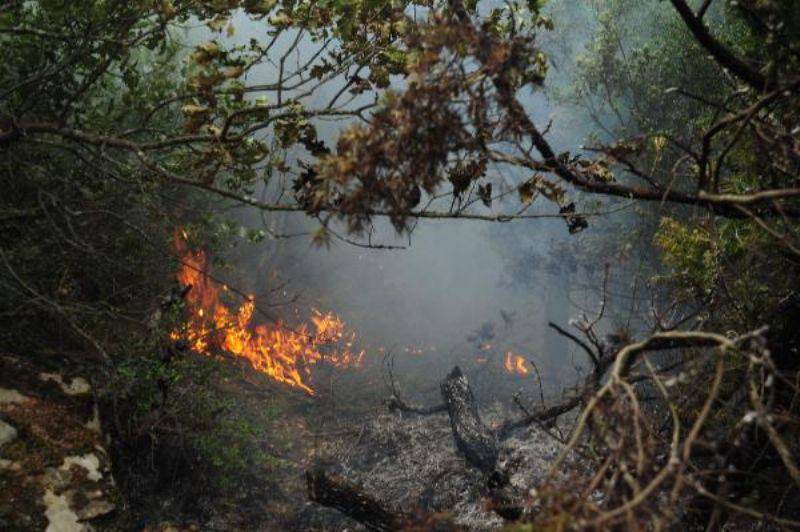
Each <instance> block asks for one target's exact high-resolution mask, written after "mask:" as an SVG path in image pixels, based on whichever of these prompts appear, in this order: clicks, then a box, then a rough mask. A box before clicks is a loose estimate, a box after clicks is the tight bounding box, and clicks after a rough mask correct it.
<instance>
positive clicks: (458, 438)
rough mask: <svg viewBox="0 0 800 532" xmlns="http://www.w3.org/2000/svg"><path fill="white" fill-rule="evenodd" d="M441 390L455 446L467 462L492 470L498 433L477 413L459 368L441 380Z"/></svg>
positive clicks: (495, 459) (485, 469)
mask: <svg viewBox="0 0 800 532" xmlns="http://www.w3.org/2000/svg"><path fill="white" fill-rule="evenodd" d="M441 390H442V397H443V398H444V402H445V405H446V406H447V413H448V415H449V416H450V425H451V427H452V429H453V438H454V439H455V442H456V448H458V450H459V451H460V452H461V453H462V454H463V455H464V457H465V458H466V459H467V461H468V462H469V463H470V464H472V465H474V466H475V467H477V468H479V469H481V470H482V471H484V472H486V473H489V474H491V473H494V472H495V464H496V462H497V457H498V454H499V444H498V440H497V436H496V435H495V433H494V432H492V431H491V430H489V428H488V427H487V426H486V425H485V424H484V423H483V421H482V420H481V418H480V416H479V415H478V407H477V405H476V404H475V396H474V395H473V394H472V389H471V388H470V386H469V381H468V380H467V377H466V376H465V375H464V374H463V373H462V372H461V368H459V367H458V366H456V367H455V368H453V371H451V372H450V373H449V374H448V375H447V377H445V379H444V380H443V381H442V383H441Z"/></svg>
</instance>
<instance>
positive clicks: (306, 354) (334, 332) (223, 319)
mask: <svg viewBox="0 0 800 532" xmlns="http://www.w3.org/2000/svg"><path fill="white" fill-rule="evenodd" d="M185 239H186V236H185V234H183V240H182V239H181V237H180V236H178V235H176V238H175V247H176V249H177V250H178V252H179V253H180V254H181V256H182V259H183V261H182V266H181V269H180V272H179V274H178V280H179V281H180V282H181V284H183V285H184V286H191V289H190V290H189V292H188V293H187V294H186V302H187V306H188V309H187V317H186V323H185V325H184V327H183V328H182V329H181V330H179V331H173V332H172V334H171V335H170V336H171V338H172V339H173V340H178V339H184V340H185V341H186V342H187V343H188V345H189V347H190V348H191V349H192V350H193V351H196V352H197V353H201V354H206V355H208V354H210V352H211V349H212V348H219V349H222V350H224V351H227V352H228V353H231V354H232V355H235V356H237V357H240V358H244V359H246V360H247V361H248V362H249V363H250V364H251V365H252V367H253V368H254V369H256V370H257V371H260V372H262V373H264V374H266V375H269V376H270V377H272V378H273V379H275V380H277V381H279V382H282V383H285V384H288V385H289V386H292V387H295V388H300V389H302V390H304V391H306V392H307V393H309V394H311V395H313V394H314V390H313V388H312V387H311V386H310V385H309V384H308V382H307V381H308V378H309V377H310V375H311V367H312V366H314V365H315V364H317V363H319V362H325V363H327V364H329V365H332V366H334V367H338V368H345V367H360V366H361V365H362V364H363V361H364V351H360V352H358V353H354V352H353V351H352V348H353V344H354V343H355V338H356V335H355V333H354V332H352V331H346V330H345V325H344V322H343V321H342V319H341V318H339V317H338V316H337V315H335V314H333V313H332V312H327V313H322V312H319V311H318V310H313V311H312V314H311V317H310V319H311V323H312V324H313V331H312V330H311V328H310V327H309V326H308V325H307V324H302V325H300V326H299V327H297V328H295V329H290V328H287V327H285V326H284V325H282V324H280V323H277V324H275V323H272V324H253V323H252V321H253V312H254V311H255V297H254V296H249V297H248V298H247V301H245V302H244V303H243V304H242V305H241V306H240V307H239V308H238V309H237V310H236V311H232V310H231V309H230V307H228V306H227V305H226V304H225V303H224V302H222V300H221V297H220V296H221V292H227V291H228V290H227V286H225V285H222V284H219V283H217V282H215V281H214V280H212V279H210V278H209V275H208V263H207V259H206V255H205V253H204V252H203V251H195V252H193V251H191V250H189V249H188V248H187V246H186V245H185ZM334 344H338V345H341V346H343V348H342V349H339V350H336V349H333V346H334ZM323 346H330V352H325V353H323V351H322V347H323ZM326 351H327V350H326Z"/></svg>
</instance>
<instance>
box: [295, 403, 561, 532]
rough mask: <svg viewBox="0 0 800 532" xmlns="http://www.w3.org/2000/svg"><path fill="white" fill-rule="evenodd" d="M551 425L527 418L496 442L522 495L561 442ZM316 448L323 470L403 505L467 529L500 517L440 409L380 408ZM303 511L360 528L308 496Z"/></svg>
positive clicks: (494, 524)
mask: <svg viewBox="0 0 800 532" xmlns="http://www.w3.org/2000/svg"><path fill="white" fill-rule="evenodd" d="M481 415H482V418H483V420H484V422H485V423H486V424H487V425H488V426H490V427H493V426H497V425H499V424H500V423H501V422H502V421H503V420H505V419H506V418H508V417H510V416H519V413H518V412H514V411H512V410H511V409H510V408H509V407H506V406H505V405H502V404H500V403H496V404H493V405H491V406H490V407H489V408H485V409H482V411H481ZM562 424H563V425H564V426H566V425H568V423H567V420H564V419H562ZM558 430H559V428H558V427H553V428H549V429H548V430H547V431H545V430H543V429H542V428H539V427H535V426H530V427H528V428H525V429H520V430H518V431H517V432H516V433H515V434H513V435H512V436H511V437H509V438H508V439H506V440H505V441H503V442H501V452H500V457H499V459H498V463H497V465H498V469H502V470H504V471H506V472H508V473H509V474H510V486H509V489H510V490H511V491H512V492H513V493H515V494H516V495H518V496H520V497H526V496H529V495H530V494H531V490H533V489H535V487H536V486H538V485H539V484H540V483H541V482H542V481H543V480H544V478H545V476H546V475H547V474H548V472H549V470H550V465H551V464H552V463H553V462H554V460H555V459H556V457H557V456H558V454H559V452H560V451H561V449H562V445H561V443H559V441H557V439H556V438H554V437H553V436H552V435H550V434H548V433H547V432H553V431H555V432H558ZM316 455H317V461H318V463H320V464H322V465H324V466H325V467H326V468H327V469H328V470H329V471H331V472H333V473H336V474H338V475H340V476H342V477H344V478H346V479H347V480H349V481H351V482H354V483H356V484H359V485H360V486H362V487H363V489H364V491H365V492H366V493H369V494H370V495H372V496H373V497H375V498H377V499H379V500H380V501H383V502H385V503H387V504H388V505H389V506H392V507H395V508H398V509H401V510H403V511H405V512H407V513H411V514H416V515H419V516H425V515H430V514H434V513H442V514H444V515H447V516H449V517H451V518H452V520H453V521H454V522H455V523H456V524H458V525H461V526H464V527H465V528H468V529H470V530H491V529H497V528H499V527H501V526H502V524H503V520H502V519H501V518H500V517H499V516H498V515H497V514H495V513H494V512H493V511H492V510H491V508H489V505H488V501H487V499H486V497H485V496H486V487H487V477H486V475H485V474H484V473H482V472H481V471H479V470H477V469H476V468H475V467H474V466H471V465H469V464H468V463H467V462H466V461H465V460H464V458H463V456H461V455H460V454H459V452H458V451H457V449H456V446H455V443H454V440H453V433H452V430H451V426H450V420H449V418H448V416H447V413H444V412H443V413H439V414H432V415H418V414H408V413H399V412H388V411H387V412H384V413H380V414H377V415H376V416H375V417H373V418H371V419H369V420H367V421H365V422H363V423H362V424H361V426H360V428H358V429H357V430H353V431H352V432H349V433H348V434H347V436H345V437H337V438H331V439H327V440H326V441H324V442H322V443H321V444H320V447H319V448H318V450H317V452H316ZM575 465H576V461H575V460H574V459H570V460H567V462H566V465H565V467H567V468H571V467H574V466H575ZM303 514H304V517H303V520H304V521H305V522H304V523H303V524H304V526H307V527H308V528H315V529H337V530H341V529H343V527H348V528H350V529H355V530H360V529H362V527H361V525H359V524H358V523H356V522H354V521H351V520H349V519H347V518H343V517H342V516H341V514H338V512H335V511H333V510H328V509H324V508H322V507H321V506H319V505H316V504H314V503H308V508H307V511H306V512H303Z"/></svg>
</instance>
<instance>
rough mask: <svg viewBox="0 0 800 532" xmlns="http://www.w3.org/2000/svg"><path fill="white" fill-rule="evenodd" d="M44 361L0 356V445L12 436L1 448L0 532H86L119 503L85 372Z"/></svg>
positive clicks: (93, 527) (105, 522) (97, 414)
mask: <svg viewBox="0 0 800 532" xmlns="http://www.w3.org/2000/svg"><path fill="white" fill-rule="evenodd" d="M51 360H52V359H42V360H39V359H37V358H35V357H20V356H14V355H2V356H0V416H2V419H3V421H2V422H0V442H3V443H7V441H6V440H8V439H9V438H10V437H11V434H13V435H14V436H15V437H16V441H15V442H14V444H13V445H4V446H3V447H2V459H0V473H2V475H0V476H2V482H0V509H2V508H8V511H7V512H6V511H0V515H1V516H2V519H4V520H5V521H6V522H7V523H8V526H0V529H5V528H11V529H13V530H47V531H49V532H78V531H80V532H83V531H90V530H94V529H95V527H96V526H98V525H97V523H95V522H94V521H93V520H95V519H97V518H103V516H106V515H108V514H110V513H111V512H113V511H114V510H115V505H114V503H113V502H112V501H116V500H117V499H118V498H119V493H118V488H117V487H116V486H115V484H114V481H113V478H112V477H111V474H110V471H111V461H110V457H109V453H108V452H107V451H106V444H105V435H104V434H103V432H102V427H101V424H100V416H99V411H98V407H97V404H96V402H95V399H94V397H93V395H92V393H91V392H92V388H91V386H90V385H89V380H88V379H87V378H84V377H81V376H79V375H81V371H85V369H82V368H80V367H75V368H64V370H63V371H61V369H59V371H58V373H55V372H52V371H53V367H52V362H51ZM83 375H86V373H83ZM56 385H57V386H56ZM9 428H11V429H13V431H14V432H13V433H12V432H11V430H9ZM17 441H21V442H22V443H23V444H24V445H18V444H17ZM112 519H113V518H112ZM107 524H108V521H107V520H104V526H105V525H107Z"/></svg>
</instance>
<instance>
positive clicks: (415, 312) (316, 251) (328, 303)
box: [188, 4, 602, 397]
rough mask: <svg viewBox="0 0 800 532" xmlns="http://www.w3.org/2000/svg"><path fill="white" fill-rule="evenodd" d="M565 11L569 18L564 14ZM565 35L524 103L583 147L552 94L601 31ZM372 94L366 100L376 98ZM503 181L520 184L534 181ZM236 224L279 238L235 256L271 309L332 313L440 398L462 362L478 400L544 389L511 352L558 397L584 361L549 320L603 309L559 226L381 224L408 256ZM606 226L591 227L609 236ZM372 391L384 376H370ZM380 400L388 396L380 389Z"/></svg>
mask: <svg viewBox="0 0 800 532" xmlns="http://www.w3.org/2000/svg"><path fill="white" fill-rule="evenodd" d="M559 6H560V7H561V10H562V11H563V10H564V9H565V8H564V6H563V5H561V4H559ZM573 7H574V9H573V10H571V11H570V10H569V9H568V10H567V12H569V13H571V14H572V15H571V16H572V18H573V20H577V19H580V18H581V16H582V13H583V12H584V11H583V10H584V8H583V7H578V6H573ZM232 24H233V25H234V27H235V29H236V33H235V35H234V36H233V37H232V38H228V39H227V40H225V41H224V42H225V43H226V44H232V43H240V44H242V43H247V42H248V41H249V40H250V39H263V38H264V37H265V35H266V31H267V27H266V23H264V22H255V21H252V20H249V19H247V18H246V17H237V18H234V19H233V21H232ZM557 28H558V29H556V31H555V32H554V33H552V34H549V35H545V36H544V37H543V38H542V39H541V46H542V47H543V48H544V49H545V52H547V53H549V54H550V56H551V58H552V64H553V66H552V67H551V73H552V76H551V78H552V80H551V81H550V82H549V86H548V88H547V90H546V91H544V92H542V91H537V92H535V93H533V92H532V93H530V94H528V95H525V97H524V100H523V101H524V103H525V105H526V106H527V107H528V109H529V111H530V113H531V115H532V116H533V118H534V119H535V120H536V121H537V123H540V124H544V123H547V122H548V121H550V120H552V121H553V124H552V126H551V128H550V131H551V134H550V136H551V141H552V142H553V145H554V146H555V147H558V148H562V149H563V150H573V149H574V148H575V147H576V146H578V145H580V144H581V143H582V142H583V140H584V139H585V138H586V136H587V135H589V134H590V133H592V129H593V128H592V127H591V126H590V125H589V123H588V121H585V120H584V121H581V120H580V115H579V113H576V112H575V110H574V109H571V108H569V107H567V106H565V105H563V104H560V103H558V102H556V101H554V100H552V99H550V98H548V97H546V96H545V94H547V93H549V92H552V91H558V90H560V89H562V88H563V87H564V86H566V85H567V84H568V82H569V80H570V79H571V72H572V70H571V69H573V68H574V63H575V58H576V55H577V54H578V53H579V52H580V51H581V50H582V48H583V46H584V44H585V42H586V40H587V38H588V35H589V34H590V32H591V28H590V27H589V25H584V26H582V29H581V31H577V30H576V31H572V30H570V31H566V30H565V29H564V28H563V27H561V26H558V27H557ZM296 35H297V34H296V33H288V34H286V35H284V36H282V37H281V39H280V40H279V42H278V43H277V44H276V46H275V52H274V53H276V54H280V53H282V51H283V50H287V49H289V47H291V46H292V43H293V42H294V40H295V37H296ZM214 37H215V38H218V39H225V37H220V36H218V35H214ZM207 38H209V33H208V31H207V30H206V29H204V28H198V29H195V30H192V31H190V32H189V34H188V40H189V41H190V43H191V42H201V41H203V40H206V39H207ZM316 46H317V45H314V44H313V43H311V42H310V41H307V40H301V41H300V42H299V45H298V46H297V47H296V50H295V51H294V52H293V55H292V62H293V63H295V64H301V63H303V62H304V61H307V60H308V59H309V58H310V57H311V56H312V54H313V53H314V51H315V50H316V49H317V48H316ZM276 80H277V69H276V65H272V66H270V65H264V66H263V67H261V68H260V69H258V70H254V71H251V72H250V73H249V74H248V79H247V83H248V84H261V83H272V82H275V81H276ZM341 83H343V81H342V80H335V81H334V82H332V83H331V84H330V85H329V86H327V87H325V88H324V89H323V90H322V91H318V92H317V93H315V94H314V95H313V97H312V98H313V100H314V101H315V102H317V103H319V102H324V101H327V99H329V98H330V97H332V96H333V95H334V94H336V92H337V91H338V90H339V88H340V87H341ZM290 95H291V94H284V95H283V97H289V96H290ZM362 98H363V99H366V100H368V99H369V98H370V95H366V96H363V97H362ZM311 103H313V102H310V103H309V105H311ZM343 125H344V124H343V123H342V122H339V123H335V124H323V125H321V127H320V128H319V130H320V132H321V136H322V139H323V140H324V141H325V142H326V143H328V144H329V145H332V144H333V143H334V142H335V137H336V132H337V131H338V130H339V129H340V128H341V127H342V126H343ZM505 177H507V178H509V177H510V179H511V180H512V181H513V180H514V179H517V180H518V179H522V178H525V177H526V176H505ZM517 182H519V181H517ZM549 209H550V210H549V211H548V210H547V209H542V211H541V212H552V209H553V208H552V207H550V208H549ZM235 218H236V219H237V220H238V221H239V222H241V223H243V224H244V225H246V226H248V227H253V228H259V227H264V228H265V229H268V231H269V232H270V233H271V234H268V236H267V238H266V240H264V241H263V242H261V243H258V244H250V245H243V246H239V247H238V248H237V249H236V250H234V251H232V252H231V253H230V254H229V255H228V259H229V260H231V261H233V262H234V264H235V265H236V270H237V272H238V273H237V274H236V277H237V278H239V279H243V280H244V281H243V282H245V283H247V284H250V285H251V288H252V289H255V290H256V291H258V292H263V291H268V292H269V291H271V292H270V298H271V299H270V301H271V302H272V303H273V304H275V305H277V306H274V307H271V308H270V312H273V313H275V314H277V315H278V316H280V317H281V318H282V319H284V320H286V321H288V322H290V323H291V321H292V320H298V319H302V317H303V316H306V315H307V314H308V311H309V310H310V309H311V308H317V309H319V310H322V311H328V310H333V311H335V312H336V313H338V314H339V315H340V316H341V317H342V318H343V319H344V320H345V322H346V323H347V324H348V325H349V326H350V327H352V328H353V329H355V330H356V331H357V333H358V336H359V339H360V344H361V345H360V346H359V347H361V348H364V349H366V350H367V359H368V361H370V363H371V365H372V368H373V371H385V367H384V366H382V364H381V361H382V360H383V359H384V357H385V356H386V353H388V352H391V353H392V354H393V355H394V359H395V371H396V375H395V376H396V377H397V378H398V379H399V380H401V381H404V382H406V383H416V384H415V385H414V387H415V389H417V390H424V389H427V390H431V389H434V388H435V384H436V383H437V382H438V381H439V380H440V378H441V377H442V376H443V375H444V374H445V372H446V371H448V370H449V369H450V367H451V366H452V364H454V363H460V364H462V365H463V366H464V367H465V369H466V370H467V371H468V373H469V372H470V371H472V372H473V374H474V376H475V377H473V378H478V379H479V380H482V382H478V383H477V386H476V388H477V389H478V391H479V393H485V394H486V395H487V396H492V395H493V394H494V393H495V392H497V394H498V395H505V396H506V397H507V396H509V395H510V393H511V391H513V389H515V388H520V387H522V388H525V389H528V390H529V391H530V390H532V389H533V386H534V384H533V383H534V380H532V379H533V376H532V374H531V375H529V377H527V378H522V377H514V376H510V375H508V374H507V373H504V372H503V371H502V358H503V356H504V353H506V352H508V351H513V352H514V353H515V354H518V355H521V356H523V357H525V358H526V359H528V360H530V361H531V363H532V364H535V365H536V366H537V369H538V370H540V372H541V373H542V378H543V380H544V382H545V389H546V390H547V391H549V392H555V391H556V390H557V389H559V387H560V386H561V385H563V384H565V383H567V382H569V381H572V380H574V374H575V373H574V372H575V370H574V367H575V366H581V365H582V364H584V362H585V361H582V360H580V359H578V360H575V351H574V348H573V346H571V345H568V344H567V343H566V342H565V341H564V339H563V338H561V337H560V336H557V335H556V334H555V333H554V332H553V331H552V330H551V329H550V328H548V326H547V323H548V322H550V321H552V322H555V323H558V324H560V325H562V326H567V321H568V320H569V318H570V316H571V315H573V314H575V312H577V308H576V307H575V306H574V305H573V303H574V302H575V299H577V300H578V301H581V302H583V303H586V305H587V306H590V307H591V306H592V305H594V304H596V301H597V293H596V292H592V293H586V292H584V293H582V294H579V295H576V294H574V293H572V294H571V293H570V287H571V286H572V285H573V284H576V283H578V281H579V279H578V277H579V275H580V274H579V273H578V272H576V271H575V269H574V268H571V267H569V266H568V265H567V264H564V263H560V262H563V261H561V259H562V258H563V254H564V251H563V250H564V249H565V248H566V247H568V246H570V245H573V244H574V242H575V238H576V237H574V236H572V235H570V234H569V233H568V231H567V228H566V226H565V224H564V222H563V221H562V220H559V219H553V220H546V219H545V220H530V221H519V222H514V223H513V224H494V225H493V224H490V223H486V222H476V221H461V220H450V221H444V220H443V221H431V220H422V221H420V222H419V223H418V224H417V226H416V227H415V229H414V231H413V232H412V234H411V235H410V236H409V237H406V236H403V237H401V236H398V235H397V234H395V233H394V231H393V229H392V228H391V226H390V225H389V224H388V223H387V222H386V221H385V220H384V221H381V220H378V221H377V222H376V226H377V230H376V232H375V234H374V235H373V237H372V242H373V243H375V244H383V245H391V246H402V247H404V248H405V249H401V250H378V249H363V248H360V247H356V246H354V245H351V244H348V243H346V242H344V241H342V240H339V239H334V240H333V241H332V244H331V245H330V246H329V247H325V246H314V245H312V243H311V238H310V236H309V232H311V231H313V230H314V229H315V228H316V227H317V222H316V221H314V220H309V219H308V218H307V217H306V216H305V215H304V214H302V213H296V214H293V213H279V214H271V213H261V212H257V211H255V210H246V211H239V212H238V213H237V214H236V215H235ZM332 227H333V229H334V230H336V231H337V233H339V234H340V235H343V236H344V235H346V231H345V230H344V229H343V228H341V227H337V226H336V225H335V224H334V225H333V226H332ZM597 227H598V226H593V227H592V228H590V229H589V231H593V230H598V229H597ZM599 227H602V224H601V225H600V226H599ZM274 235H299V236H294V237H292V238H282V237H279V236H274ZM584 281H586V280H585V279H584ZM591 281H592V282H594V281H596V278H595V279H592V280H591ZM571 300H572V301H571ZM587 301H588V302H587ZM281 302H284V304H281ZM480 331H483V332H484V333H487V332H488V334H484V335H483V336H486V338H482V337H481V334H480ZM486 345H491V348H486ZM482 367H488V368H491V369H489V370H485V369H481V368H482ZM371 382H373V383H379V382H380V380H379V379H376V378H375V375H373V379H372V381H371ZM484 391H485V392H484ZM373 392H374V393H375V396H376V397H378V396H381V393H382V390H374V391H373Z"/></svg>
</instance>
